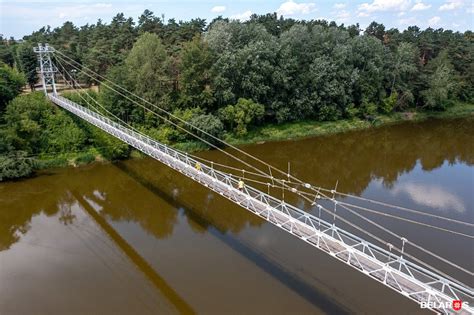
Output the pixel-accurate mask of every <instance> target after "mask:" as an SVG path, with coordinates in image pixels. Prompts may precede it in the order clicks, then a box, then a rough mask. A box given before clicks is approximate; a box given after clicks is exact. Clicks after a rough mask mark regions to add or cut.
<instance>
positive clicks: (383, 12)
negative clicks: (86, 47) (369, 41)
mask: <svg viewBox="0 0 474 315" xmlns="http://www.w3.org/2000/svg"><path fill="white" fill-rule="evenodd" d="M473 8H474V6H473V1H472V0H435V1H429V0H357V1H344V0H338V1H327V0H326V1H321V0H314V1H312V0H301V1H298V0H280V1H275V0H266V1H265V0H252V1H250V0H244V1H226V0H220V1H219V0H216V1H208V0H204V1H202V0H201V1H199V0H161V1H160V0H155V1H130V0H109V1H107V0H103V1H88V0H85V1H60V0H49V1H44V0H16V1H11V0H0V20H1V21H0V34H3V35H4V36H5V37H10V36H14V37H15V38H21V37H23V36H24V35H27V34H30V33H31V32H32V31H34V30H37V29H39V28H40V27H42V26H45V25H51V26H52V27H57V26H60V25H62V24H63V23H64V22H65V21H72V22H73V23H74V24H75V25H84V24H86V23H95V22H96V21H97V19H98V18H101V19H102V20H103V21H105V22H109V21H110V19H111V18H112V17H113V16H114V15H115V14H117V13H118V12H123V13H125V15H126V16H127V17H128V16H131V17H133V18H134V20H137V17H138V16H139V15H140V14H141V13H142V12H143V11H144V10H145V9H149V10H151V11H153V12H154V13H155V14H156V15H157V16H161V14H164V15H165V19H166V20H167V19H169V18H176V19H177V20H188V19H191V18H195V17H201V18H205V19H207V20H208V21H210V20H212V19H213V18H214V17H217V16H218V15H223V16H224V17H230V18H235V19H241V20H245V19H246V18H248V16H249V15H250V14H252V13H257V14H263V13H268V12H277V13H278V14H279V15H283V16H285V17H292V18H297V19H320V18H323V19H326V20H330V21H332V20H334V21H336V22H338V23H344V24H346V25H347V24H353V23H356V22H358V23H359V24H360V25H361V26H362V27H363V28H364V27H365V26H367V25H368V24H369V23H370V22H371V21H374V20H375V21H377V22H380V23H383V24H384V25H386V27H388V28H390V27H397V28H399V29H405V28H406V27H407V26H409V25H415V24H416V25H418V26H420V27H422V28H425V27H428V26H431V27H433V28H439V27H442V28H445V29H452V30H456V31H465V30H472V29H473V23H474V22H473V15H474V13H473V12H474V11H473Z"/></svg>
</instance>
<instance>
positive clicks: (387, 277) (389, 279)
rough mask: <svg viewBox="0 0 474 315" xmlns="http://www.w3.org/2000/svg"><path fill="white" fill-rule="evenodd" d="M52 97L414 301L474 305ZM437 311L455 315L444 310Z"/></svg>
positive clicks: (419, 270) (381, 252) (402, 263)
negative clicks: (458, 302)
mask: <svg viewBox="0 0 474 315" xmlns="http://www.w3.org/2000/svg"><path fill="white" fill-rule="evenodd" d="M49 98H50V99H51V100H52V101H53V102H54V103H55V104H57V105H59V106H61V107H63V108H65V109H66V110H68V111H70V112H72V113H74V114H76V115H77V116H79V117H81V118H83V119H85V120H86V121H88V122H90V123H92V124H93V125H95V126H97V127H99V128H101V129H102V130H104V131H106V132H108V133H110V134H112V135H114V136H116V137H118V138H119V139H121V140H123V141H124V142H126V143H128V144H130V145H132V146H133V147H135V148H137V149H138V150H140V151H142V152H144V153H145V154H148V155H150V156H152V157H154V158H156V159H158V160H160V161H161V162H163V163H165V164H167V165H169V166H170V167H172V168H173V169H175V170H177V171H179V172H181V173H183V174H185V175H186V176H188V177H191V178H192V179H194V180H195V181H198V182H200V183H201V184H203V185H205V186H206V187H209V188H210V189H212V190H214V191H216V192H218V193H219V194H221V195H223V196H224V197H226V198H228V199H230V200H232V201H234V202H236V203H238V204H239V205H241V206H242V207H244V208H246V209H247V210H249V211H251V212H253V213H255V214H256V215H258V216H260V217H262V218H264V219H266V220H267V221H269V222H271V223H273V224H275V225H276V226H278V227H279V228H281V229H283V230H285V231H287V232H289V233H291V234H293V235H294V236H296V237H298V238H300V239H302V240H303V241H305V242H306V243H308V244H310V245H312V246H315V247H317V248H318V249H321V250H323V251H325V252H327V253H329V254H330V255H332V256H333V257H335V258H337V259H339V260H340V261H342V262H344V263H346V264H348V265H350V266H351V267H353V268H355V269H358V270H359V271H361V272H363V273H365V274H367V275H369V276H370V277H372V278H373V279H375V280H377V281H379V282H381V283H383V284H384V285H386V286H388V287H390V288H392V289H394V290H396V291H398V292H400V293H402V294H403V295H405V296H407V297H409V298H411V299H412V300H414V301H417V302H429V301H431V302H438V303H442V302H443V303H451V301H452V300H459V299H461V300H464V301H470V303H471V305H472V303H473V302H472V300H473V295H474V294H473V291H472V288H469V287H467V286H465V285H464V284H462V283H458V282H455V281H452V280H450V279H447V278H446V277H443V276H442V275H440V274H438V273H437V272H435V271H432V270H429V269H427V268H425V267H422V266H420V265H418V264H416V263H414V262H412V261H409V260H407V259H405V258H404V257H402V256H398V255H395V254H394V253H392V252H390V251H388V250H386V249H383V248H381V247H379V246H377V245H375V244H372V243H370V242H367V241H365V240H364V239H362V238H360V237H358V236H356V235H354V234H352V233H349V232H347V231H345V230H343V229H341V228H339V227H337V226H335V225H334V224H333V223H329V222H327V221H325V220H322V219H320V218H318V217H315V216H313V215H311V214H309V213H307V212H305V211H303V210H301V209H299V208H297V207H294V206H292V205H290V204H287V203H285V202H283V201H281V200H278V199H276V198H274V197H273V196H270V195H268V194H266V193H264V192H261V191H260V190H258V189H256V188H254V187H251V186H249V185H245V186H244V188H243V191H240V190H238V189H237V187H238V180H237V179H235V178H233V177H231V176H230V175H229V174H227V173H224V172H222V171H219V170H216V169H214V168H213V167H212V166H208V165H206V164H204V163H201V162H199V161H197V160H195V159H193V158H190V157H189V156H188V155H187V154H185V153H182V152H180V151H177V150H175V149H173V148H170V147H169V146H167V145H164V144H162V143H160V142H158V141H156V140H154V139H151V138H150V137H148V136H146V135H144V134H142V133H140V132H137V131H136V130H132V129H131V128H128V127H126V126H124V125H122V124H119V123H117V122H115V121H112V120H111V119H109V118H107V117H104V116H103V115H101V114H99V113H97V112H95V111H92V110H90V109H88V108H85V107H83V106H80V105H78V104H76V103H74V102H72V101H70V100H68V99H66V98H63V97H61V96H57V95H49ZM196 163H199V164H200V166H201V167H200V170H198V169H196V168H195V165H196ZM318 207H321V205H318ZM437 310H438V311H440V312H443V313H450V312H449V311H447V310H446V309H444V308H442V309H437ZM470 310H471V311H472V310H474V308H470Z"/></svg>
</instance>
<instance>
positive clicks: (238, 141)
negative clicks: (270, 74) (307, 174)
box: [37, 102, 474, 169]
mask: <svg viewBox="0 0 474 315" xmlns="http://www.w3.org/2000/svg"><path fill="white" fill-rule="evenodd" d="M471 115H474V104H468V103H460V102H459V103H455V104H454V105H453V106H451V107H449V108H448V109H447V110H446V111H419V112H407V113H394V114H391V115H378V116H377V117H376V118H375V120H374V121H372V122H370V121H367V120H361V119H358V118H356V119H351V120H338V121H324V122H321V121H312V120H306V121H299V122H290V123H284V124H280V125H276V124H271V125H265V126H260V127H256V128H253V129H251V130H250V131H249V132H248V133H247V134H246V135H245V136H243V137H237V136H236V135H234V134H227V135H226V137H225V141H227V142H229V143H231V144H233V145H242V144H253V143H262V142H268V141H281V140H290V139H302V138H308V137H315V136H322V135H331V134H336V133H342V132H349V131H354V130H361V129H367V128H373V127H379V126H384V125H388V124H396V123H400V122H403V121H407V120H413V121H423V120H426V119H429V118H437V119H450V118H459V117H467V116H471ZM171 147H174V148H176V149H179V150H181V151H185V152H196V151H203V150H207V149H209V147H208V146H207V145H206V144H204V143H202V142H199V141H187V142H180V143H175V144H172V145H171ZM144 156H145V155H144V154H143V153H141V152H139V151H137V150H132V151H131V153H130V157H129V158H133V159H139V158H143V157H144ZM104 160H105V159H104V158H103V157H102V156H101V155H100V152H99V151H98V150H97V149H95V148H90V149H89V150H87V151H85V152H76V153H63V154H59V155H56V156H54V157H51V155H49V156H43V157H41V156H40V157H39V158H38V160H37V168H38V169H45V168H57V167H66V166H80V165H86V164H90V163H93V162H95V161H104Z"/></svg>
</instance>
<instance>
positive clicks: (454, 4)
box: [439, 0, 464, 11]
mask: <svg viewBox="0 0 474 315" xmlns="http://www.w3.org/2000/svg"><path fill="white" fill-rule="evenodd" d="M463 5H464V2H463V0H447V1H446V2H445V4H443V5H442V6H440V7H439V10H440V11H449V10H455V9H459V8H461V7H462V6H463Z"/></svg>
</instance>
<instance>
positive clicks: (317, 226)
mask: <svg viewBox="0 0 474 315" xmlns="http://www.w3.org/2000/svg"><path fill="white" fill-rule="evenodd" d="M49 98H50V99H51V100H52V101H53V102H54V103H56V104H57V105H59V106H62V107H65V108H66V109H68V110H69V108H67V107H72V108H74V109H76V110H77V111H79V112H82V113H85V114H87V115H89V116H91V117H93V118H94V119H97V120H99V121H101V122H103V123H105V124H107V125H109V126H112V127H113V128H115V129H116V130H119V131H120V132H122V133H124V134H126V135H127V136H129V137H133V138H135V139H137V140H139V141H141V142H142V143H144V144H146V145H148V146H150V147H152V148H154V149H157V150H159V151H161V152H163V153H164V154H167V155H168V156H171V157H172V158H174V159H175V160H177V161H179V162H181V163H184V164H185V165H187V166H186V167H190V168H194V166H195V165H196V163H199V164H200V165H201V170H200V172H202V173H203V174H206V175H207V176H210V177H212V178H213V179H215V180H218V181H220V182H223V183H225V184H227V185H229V186H231V187H233V188H234V189H236V187H237V186H238V180H237V179H235V178H233V177H231V176H229V175H228V174H226V173H224V172H222V171H219V170H216V169H214V168H213V167H209V166H208V165H206V164H204V163H201V162H200V161H198V160H195V159H193V158H191V157H189V156H188V155H187V154H185V153H182V152H180V151H178V150H175V149H173V148H170V147H169V146H167V145H164V144H162V143H160V142H158V141H156V140H154V139H152V138H150V137H148V136H146V135H144V134H142V133H139V132H137V131H134V130H132V129H130V128H127V127H125V126H123V125H121V124H119V123H116V122H114V121H112V120H111V119H109V118H107V117H104V116H102V115H100V114H98V113H97V112H95V111H92V110H90V109H88V108H85V107H83V106H81V105H78V104H76V103H74V102H72V101H70V100H68V99H66V98H64V97H61V96H58V95H49ZM86 120H87V119H86ZM89 122H91V121H89ZM170 163H172V162H170ZM244 191H245V193H246V194H247V195H248V196H250V197H251V198H254V199H257V200H259V201H260V202H262V203H265V204H266V205H267V206H268V207H271V208H275V209H281V210H280V211H281V212H282V213H284V214H285V215H288V216H289V217H290V218H291V219H292V220H297V221H300V222H304V223H305V224H308V223H307V222H308V221H309V223H310V225H309V226H312V227H313V228H314V230H316V231H319V232H320V233H324V234H326V235H327V236H330V237H332V238H335V239H336V240H338V241H340V242H342V243H344V245H345V246H349V247H351V248H353V249H354V251H359V252H361V253H362V254H365V255H368V256H370V257H372V258H373V259H376V260H377V261H379V262H385V265H386V266H387V267H390V268H392V269H393V268H396V267H393V266H399V268H398V272H399V273H401V274H402V275H405V276H407V277H410V278H413V279H415V280H417V281H418V282H420V284H422V285H424V286H426V285H428V286H430V287H433V288H434V289H437V288H436V287H435V284H442V288H443V289H441V291H442V293H443V294H445V295H447V296H449V297H450V298H452V299H459V298H461V297H463V298H466V297H467V298H472V297H473V296H474V293H473V289H472V288H470V287H468V286H466V285H465V284H463V283H458V282H455V281H452V280H450V279H446V278H445V277H442V276H440V275H439V274H437V273H436V272H434V271H432V270H429V269H427V268H425V267H422V266H419V265H417V264H415V263H414V262H411V261H410V260H407V259H405V258H404V257H403V256H398V255H396V254H394V253H392V252H390V251H388V250H386V249H384V248H382V247H380V246H378V245H375V244H372V243H370V242H367V241H365V240H364V239H362V238H361V237H359V236H357V235H354V234H352V233H350V232H348V231H345V230H343V229H340V228H338V227H337V226H335V225H334V224H333V223H329V222H327V221H325V220H323V219H321V218H318V217H315V216H314V215H312V214H310V213H307V212H305V211H303V210H302V209H299V208H297V207H295V206H293V205H291V204H288V203H285V202H283V201H281V200H278V199H276V198H275V197H273V196H271V195H269V194H266V193H264V192H261V191H259V190H258V189H256V188H254V187H251V186H249V185H245V187H244ZM357 246H361V247H362V250H360V249H358V248H356V247H357ZM402 266H404V267H405V268H406V270H404V269H403V268H402ZM395 271H396V270H395ZM415 275H416V276H415ZM420 278H423V279H420ZM445 286H446V288H447V289H446V291H447V292H445V291H444V290H445V289H444V288H445ZM448 289H449V290H448ZM438 291H439V290H438Z"/></svg>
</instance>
